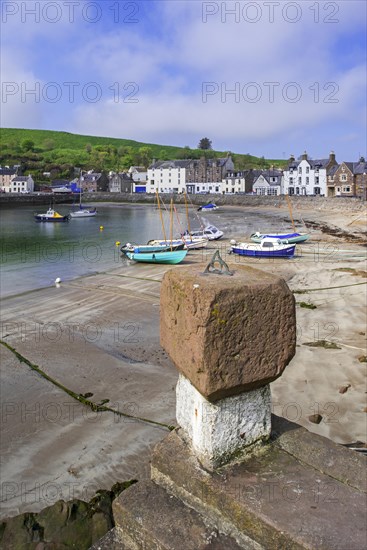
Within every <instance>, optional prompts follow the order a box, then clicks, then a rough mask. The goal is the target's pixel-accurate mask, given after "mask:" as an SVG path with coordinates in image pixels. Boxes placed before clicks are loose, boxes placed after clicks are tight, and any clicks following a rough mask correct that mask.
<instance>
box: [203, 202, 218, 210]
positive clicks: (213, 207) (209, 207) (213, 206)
mask: <svg viewBox="0 0 367 550" xmlns="http://www.w3.org/2000/svg"><path fill="white" fill-rule="evenodd" d="M202 210H205V211H211V210H218V206H217V205H216V204H215V203H214V202H210V203H209V204H204V206H199V208H198V211H202Z"/></svg>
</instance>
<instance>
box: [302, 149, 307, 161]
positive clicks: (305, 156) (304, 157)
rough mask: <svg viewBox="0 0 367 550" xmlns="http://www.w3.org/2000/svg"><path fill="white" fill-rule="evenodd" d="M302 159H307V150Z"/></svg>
mask: <svg viewBox="0 0 367 550" xmlns="http://www.w3.org/2000/svg"><path fill="white" fill-rule="evenodd" d="M302 160H307V151H305V152H304V153H303V155H302Z"/></svg>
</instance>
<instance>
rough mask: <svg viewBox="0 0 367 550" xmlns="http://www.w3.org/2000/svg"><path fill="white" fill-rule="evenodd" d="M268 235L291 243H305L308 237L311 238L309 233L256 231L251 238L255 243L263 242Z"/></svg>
mask: <svg viewBox="0 0 367 550" xmlns="http://www.w3.org/2000/svg"><path fill="white" fill-rule="evenodd" d="M266 237H270V238H273V239H280V240H281V241H283V242H286V243H289V244H297V243H304V242H305V241H307V239H309V238H310V235H309V234H308V233H274V234H273V233H260V232H258V231H257V232H256V233H253V234H252V235H251V237H250V239H251V240H252V241H253V242H254V243H261V241H262V240H263V239H265V238H266Z"/></svg>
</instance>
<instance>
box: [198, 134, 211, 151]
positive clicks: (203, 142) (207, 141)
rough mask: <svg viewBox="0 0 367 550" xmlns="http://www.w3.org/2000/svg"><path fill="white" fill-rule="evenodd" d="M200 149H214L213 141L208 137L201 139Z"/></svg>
mask: <svg viewBox="0 0 367 550" xmlns="http://www.w3.org/2000/svg"><path fill="white" fill-rule="evenodd" d="M198 149H204V150H207V149H213V147H212V142H211V140H210V139H209V138H207V137H205V138H201V140H200V141H199V145H198Z"/></svg>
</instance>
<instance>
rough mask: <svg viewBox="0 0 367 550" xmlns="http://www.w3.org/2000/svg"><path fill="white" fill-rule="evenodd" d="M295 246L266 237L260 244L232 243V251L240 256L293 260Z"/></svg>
mask: <svg viewBox="0 0 367 550" xmlns="http://www.w3.org/2000/svg"><path fill="white" fill-rule="evenodd" d="M295 249H296V245H295V244H287V243H284V242H282V241H281V239H277V238H274V237H266V238H265V239H263V240H262V241H261V242H260V243H258V244H255V243H238V242H236V241H231V251H232V252H233V254H239V255H240V256H256V257H259V258H261V257H262V258H274V257H275V258H277V257H280V258H291V257H292V256H294V252H295Z"/></svg>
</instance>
